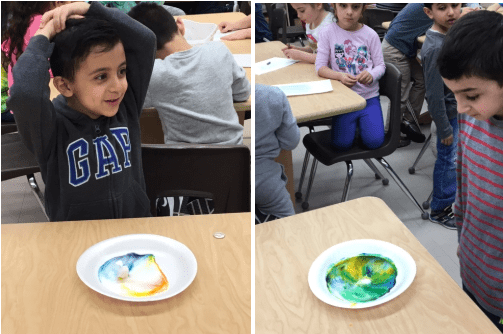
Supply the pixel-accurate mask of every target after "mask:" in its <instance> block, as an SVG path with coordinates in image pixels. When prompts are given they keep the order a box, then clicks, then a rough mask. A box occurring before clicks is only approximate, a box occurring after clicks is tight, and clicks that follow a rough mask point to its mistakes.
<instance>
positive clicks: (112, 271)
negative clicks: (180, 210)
mask: <svg viewBox="0 0 503 334" xmlns="http://www.w3.org/2000/svg"><path fill="white" fill-rule="evenodd" d="M196 273H197V261H196V258H195V256H194V254H193V253H192V252H191V250H190V249H189V248H188V247H187V246H185V245H184V244H182V243H181V242H178V241H176V240H173V239H170V238H166V237H163V236H160V235H153V234H131V235H123V236H120V237H116V238H112V239H108V240H104V241H102V242H99V243H97V244H96V245H94V246H92V247H90V248H89V249H87V250H86V251H85V252H84V253H83V254H82V255H81V256H80V258H79V260H78V261H77V274H78V275H79V277H80V279H81V280H82V282H84V283H85V284H86V285H87V286H88V287H90V288H91V289H93V290H95V291H97V292H99V293H101V294H103V295H105V296H109V297H112V298H115V299H120V300H127V301H132V302H146V301H154V300H161V299H166V298H169V297H172V296H174V295H176V294H178V293H180V292H182V291H183V290H185V289H186V288H187V287H188V286H189V285H190V283H192V281H193V280H194V278H195V276H196Z"/></svg>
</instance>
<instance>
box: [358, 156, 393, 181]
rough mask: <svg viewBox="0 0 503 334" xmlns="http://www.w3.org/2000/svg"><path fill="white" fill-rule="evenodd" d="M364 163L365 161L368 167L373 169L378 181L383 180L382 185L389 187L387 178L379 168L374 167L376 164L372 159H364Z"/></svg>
mask: <svg viewBox="0 0 503 334" xmlns="http://www.w3.org/2000/svg"><path fill="white" fill-rule="evenodd" d="M363 161H365V163H366V164H367V166H369V167H370V169H372V170H373V171H374V173H375V175H376V179H378V180H379V179H381V180H382V184H384V185H385V186H387V185H388V184H389V180H388V179H387V178H385V177H384V176H383V175H382V173H381V171H380V170H379V169H377V167H376V166H375V165H374V163H373V162H372V160H370V159H363Z"/></svg>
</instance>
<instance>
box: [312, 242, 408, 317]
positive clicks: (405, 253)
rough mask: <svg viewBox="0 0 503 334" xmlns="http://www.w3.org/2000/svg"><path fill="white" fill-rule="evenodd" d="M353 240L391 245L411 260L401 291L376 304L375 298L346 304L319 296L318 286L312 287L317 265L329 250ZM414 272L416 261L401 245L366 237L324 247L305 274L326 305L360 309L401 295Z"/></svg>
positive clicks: (315, 292) (383, 302) (316, 294)
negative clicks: (365, 301)
mask: <svg viewBox="0 0 503 334" xmlns="http://www.w3.org/2000/svg"><path fill="white" fill-rule="evenodd" d="M355 242H369V243H374V244H381V245H386V246H387V247H391V248H395V249H397V250H399V251H400V252H401V253H402V254H403V255H405V257H406V258H407V257H408V258H410V260H411V261H409V263H411V264H412V265H411V266H410V269H411V272H412V271H413V274H411V275H410V277H408V280H405V281H404V283H403V285H402V287H401V289H402V291H401V292H400V293H398V294H397V295H395V296H393V297H392V298H390V299H387V300H385V301H381V302H380V303H377V304H376V303H375V302H376V301H377V300H379V299H377V300H374V301H370V302H369V303H358V304H348V305H341V304H339V303H335V302H332V301H335V299H329V298H325V297H326V295H324V294H323V295H321V296H320V295H318V293H319V291H318V290H319V288H318V287H314V288H313V285H314V284H315V279H316V278H317V277H316V276H315V275H316V273H318V272H319V269H321V268H318V267H321V263H322V260H324V259H325V258H326V256H327V255H328V254H330V253H331V252H333V248H336V247H342V246H343V245H344V244H351V243H355ZM316 269H318V271H316V272H315V270H316ZM416 274H417V264H416V261H415V260H414V258H413V257H412V256H411V255H410V253H409V252H407V251H406V250H405V249H403V248H402V247H400V246H397V245H395V244H393V243H391V242H388V241H384V240H379V239H368V238H367V239H353V240H346V241H343V242H340V243H338V244H335V245H333V246H331V247H329V248H327V249H325V250H324V251H323V252H322V253H321V254H320V255H318V256H317V257H316V259H315V260H314V261H313V263H312V264H311V266H310V268H309V272H308V275H307V276H308V284H309V289H310V290H311V292H312V293H313V294H314V295H315V297H316V298H318V299H319V300H321V301H322V302H324V303H326V304H328V305H331V306H335V307H340V308H346V309H362V308H370V307H376V306H379V305H382V304H385V303H387V302H389V301H391V300H393V299H395V298H396V297H398V296H399V295H401V294H402V293H403V292H405V291H406V290H407V289H408V288H409V287H410V285H411V284H412V282H413V281H414V279H415V277H416ZM320 294H321V291H320Z"/></svg>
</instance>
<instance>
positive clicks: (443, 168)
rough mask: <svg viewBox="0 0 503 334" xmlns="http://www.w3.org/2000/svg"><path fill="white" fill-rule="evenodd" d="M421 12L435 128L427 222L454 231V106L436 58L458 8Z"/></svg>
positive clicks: (437, 6) (424, 60)
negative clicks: (426, 22) (424, 20)
mask: <svg viewBox="0 0 503 334" xmlns="http://www.w3.org/2000/svg"><path fill="white" fill-rule="evenodd" d="M424 6H425V7H424V11H425V13H426V15H428V17H430V18H431V19H432V20H433V22H434V23H433V26H432V27H431V29H429V30H428V31H427V32H426V40H425V41H424V44H423V47H422V49H421V58H422V63H423V71H424V78H425V84H426V100H427V101H428V109H429V111H430V115H431V118H432V119H433V122H435V125H436V127H437V142H436V143H435V144H436V146H437V160H436V161H435V168H434V169H433V196H432V200H431V214H430V221H432V222H434V223H436V224H439V225H441V226H443V227H445V228H448V229H456V225H455V224H454V216H453V213H452V204H453V203H454V199H455V197H456V148H457V144H458V120H457V114H458V113H457V111H456V109H457V103H456V99H455V97H454V94H453V93H452V92H451V91H450V90H449V88H447V87H446V86H445V85H444V82H443V81H442V77H441V76H440V72H439V71H438V67H437V58H438V54H439V53H440V50H441V48H442V43H443V42H444V39H445V34H446V33H447V31H449V29H450V27H451V26H452V25H453V24H454V22H456V20H457V19H459V17H460V15H461V4H459V3H455V4H450V3H434V4H431V3H427V4H425V5H424Z"/></svg>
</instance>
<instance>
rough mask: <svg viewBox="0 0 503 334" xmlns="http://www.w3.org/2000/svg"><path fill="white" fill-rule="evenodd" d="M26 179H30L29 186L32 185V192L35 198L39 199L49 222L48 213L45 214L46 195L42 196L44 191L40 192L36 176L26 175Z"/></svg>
mask: <svg viewBox="0 0 503 334" xmlns="http://www.w3.org/2000/svg"><path fill="white" fill-rule="evenodd" d="M26 178H27V179H28V184H29V185H30V188H31V191H32V192H33V194H34V195H35V198H36V199H37V202H38V204H39V205H40V207H41V208H42V211H43V212H44V215H45V217H46V218H47V220H49V217H48V216H47V213H46V212H45V201H44V194H42V191H40V188H39V187H38V184H37V180H36V179H35V175H33V174H28V175H26Z"/></svg>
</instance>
